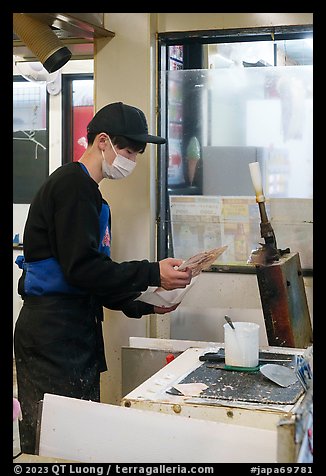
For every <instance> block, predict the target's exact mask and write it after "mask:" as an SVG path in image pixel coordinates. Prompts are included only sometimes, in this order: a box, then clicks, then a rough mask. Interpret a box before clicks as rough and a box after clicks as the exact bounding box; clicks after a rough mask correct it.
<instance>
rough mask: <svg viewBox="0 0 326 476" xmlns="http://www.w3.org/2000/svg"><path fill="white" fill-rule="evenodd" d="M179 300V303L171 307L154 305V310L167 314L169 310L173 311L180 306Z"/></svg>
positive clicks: (157, 312)
mask: <svg viewBox="0 0 326 476" xmlns="http://www.w3.org/2000/svg"><path fill="white" fill-rule="evenodd" d="M179 304H180V303H179V302H178V303H177V304H174V305H173V306H170V307H164V306H162V307H160V306H154V312H155V314H166V313H167V312H172V311H174V310H175V309H176V308H177V307H178V306H179Z"/></svg>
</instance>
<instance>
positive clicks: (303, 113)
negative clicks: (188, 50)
mask: <svg viewBox="0 0 326 476" xmlns="http://www.w3.org/2000/svg"><path fill="white" fill-rule="evenodd" d="M248 59H250V58H248ZM312 68H313V67H312V65H302V66H277V67H269V66H264V67H241V68H217V69H209V70H207V69H205V70H204V69H200V70H173V71H168V72H164V73H162V75H163V77H162V83H163V84H167V88H168V98H167V104H168V107H167V124H168V131H167V136H168V143H167V147H166V150H167V158H166V160H167V181H168V184H167V185H168V194H169V195H170V198H172V197H173V196H176V195H179V196H184V197H187V196H189V195H200V196H203V198H204V196H209V197H212V196H218V197H222V199H224V200H225V199H226V198H227V197H229V202H230V203H231V201H232V200H235V202H236V201H237V199H238V197H242V198H243V199H244V201H245V202H244V203H245V205H243V203H241V204H237V203H235V204H233V205H232V206H234V207H235V210H238V209H239V207H240V209H242V210H243V209H244V208H245V209H246V210H247V211H246V212H244V214H243V215H241V213H242V212H241V213H240V215H241V217H240V218H239V216H237V213H235V216H234V219H233V218H232V213H233V212H232V211H231V212H230V210H231V209H229V212H230V213H231V215H230V216H228V217H227V226H226V225H225V224H224V225H223V232H222V235H221V233H220V231H219V229H220V227H221V224H220V223H218V224H213V223H211V227H210V230H209V234H210V236H211V235H212V234H213V235H214V234H215V235H214V236H215V238H216V236H217V235H218V236H219V238H218V239H215V241H214V240H213V241H214V243H213V241H212V242H211V244H212V246H211V247H212V248H213V247H215V246H221V245H224V244H228V246H229V250H228V251H229V252H230V253H231V251H232V250H233V251H232V253H233V254H232V253H231V254H230V253H229V254H228V253H226V254H224V255H222V256H221V259H220V260H221V261H222V262H223V261H226V262H228V263H231V262H232V263H238V262H242V263H243V264H246V260H245V257H246V256H247V255H248V254H249V253H250V251H251V247H252V245H254V244H255V243H256V245H258V241H259V216H258V219H257V220H255V221H254V222H253V221H252V220H251V215H252V208H254V209H255V213H257V212H258V205H257V204H255V200H254V196H255V191H254V188H253V184H252V181H251V176H250V170H249V165H248V164H249V163H251V162H256V161H258V162H259V163H260V169H261V173H262V181H263V191H264V194H265V197H266V199H280V200H281V199H297V200H294V202H293V201H292V202H291V204H290V201H289V202H285V203H284V204H283V206H284V207H286V204H287V203H288V204H289V206H288V215H286V216H285V217H282V220H281V222H280V223H278V216H277V215H275V214H273V221H274V223H275V226H276V227H277V233H278V234H279V235H280V236H276V238H277V239H278V242H282V246H284V247H290V248H291V240H292V243H293V233H292V232H291V233H290V231H289V230H290V229H291V225H295V226H296V227H298V226H299V227H300V226H301V223H306V220H308V221H309V220H310V224H308V225H307V226H302V227H301V228H300V243H299V246H301V247H302V246H303V247H305V244H304V243H305V242H306V243H309V249H305V250H304V249H303V250H302V255H304V256H305V264H306V265H307V266H308V267H311V266H312V257H311V254H310V252H311V241H312V213H311V210H310V208H309V207H308V208H309V213H307V214H305V216H304V217H300V218H297V217H296V208H297V207H300V206H301V205H300V203H301V202H300V200H301V201H302V200H304V201H305V206H306V201H308V202H309V201H311V202H312V198H313V140H312V128H313V119H312V114H313V103H312V100H313V87H312V84H313V69H312ZM223 197H224V198H223ZM198 198H199V197H198ZM242 198H241V200H242ZM248 198H249V199H250V200H252V199H253V204H252V203H251V201H250V200H249V202H250V203H249V202H248ZM194 201H195V202H196V200H194V198H190V197H189V199H188V205H187V203H186V202H187V200H186V201H185V203H183V204H182V206H184V217H186V219H185V220H183V221H187V220H188V224H186V226H184V223H180V217H181V215H182V212H180V213H181V214H180V213H179V215H178V220H179V223H178V224H176V223H173V222H172V227H171V231H172V235H173V226H174V228H175V229H179V230H181V231H180V233H181V232H182V237H180V236H179V237H176V236H174V237H173V236H172V237H170V238H169V249H170V251H171V254H173V249H172V247H173V241H174V245H175V244H176V243H181V242H182V243H185V240H186V241H187V242H188V243H190V242H191V245H190V244H189V247H188V253H189V254H194V252H195V251H197V252H200V251H203V246H204V245H205V239H206V238H207V237H206V238H205V237H204V241H203V239H202V238H201V235H200V233H201V232H200V233H199V232H198V230H199V227H202V223H201V224H199V223H198V221H202V220H203V218H200V213H198V214H197V215H198V216H197V215H196V217H191V212H189V210H190V208H192V210H194V207H196V206H198V207H199V208H202V207H205V204H204V202H203V200H202V201H200V205H198V203H197V202H198V200H197V202H196V204H195V203H194ZM246 201H247V202H246ZM246 203H248V204H247V205H246ZM179 205H180V203H179ZM249 205H250V206H249ZM290 205H291V206H290ZM307 206H308V205H307ZM243 207H244V208H243ZM231 208H232V207H231ZM274 208H275V207H274ZM276 209H278V210H280V207H276ZM221 210H222V211H221V214H220V216H219V218H220V221H222V222H223V221H224V220H225V216H224V215H225V207H224V208H223V207H222V208H221ZM170 212H171V210H170ZM187 215H189V216H188V217H187ZM203 215H205V213H203ZM184 217H183V218H184ZM194 218H196V220H194ZM270 218H271V217H270ZM171 220H172V221H173V217H172V216H171ZM190 222H191V226H190ZM239 223H242V225H243V226H239ZM175 225H177V226H175ZM205 226H206V225H205ZM243 235H246V236H247V239H246V241H247V245H246V247H244V246H243V247H242V251H241V249H240V248H241V246H240V245H242V244H243V243H244V240H243ZM221 236H222V239H221ZM178 240H179V241H178ZM180 240H181V241H180ZM237 240H238V243H237ZM235 244H237V250H238V251H237V256H235V251H234V250H235V248H236V246H235ZM294 245H296V243H294ZM307 246H308V245H307ZM181 248H182V247H181ZM204 248H206V249H207V245H205V246H204ZM306 248H307V247H306ZM186 249H187V247H183V250H184V253H186ZM190 250H191V251H190ZM180 251H181V249H180ZM291 251H292V249H291ZM293 251H298V250H297V249H295V250H293ZM188 253H187V256H183V255H180V253H179V254H178V257H179V256H180V257H182V258H184V259H185V258H188V257H189V256H188ZM308 255H309V256H308Z"/></svg>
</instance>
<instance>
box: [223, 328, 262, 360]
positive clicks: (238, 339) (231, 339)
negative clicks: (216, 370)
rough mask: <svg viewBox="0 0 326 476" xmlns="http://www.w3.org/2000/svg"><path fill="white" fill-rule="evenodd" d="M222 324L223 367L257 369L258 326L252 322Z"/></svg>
mask: <svg viewBox="0 0 326 476" xmlns="http://www.w3.org/2000/svg"><path fill="white" fill-rule="evenodd" d="M233 325H234V327H235V328H234V329H232V327H231V326H230V324H224V325H223V327H224V346H225V365H230V366H232V367H257V365H258V363H259V325H258V324H255V323H253V322H233Z"/></svg>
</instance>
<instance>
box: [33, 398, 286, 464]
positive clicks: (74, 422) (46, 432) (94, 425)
mask: <svg viewBox="0 0 326 476" xmlns="http://www.w3.org/2000/svg"><path fill="white" fill-rule="evenodd" d="M276 446H277V433H276V431H271V430H263V429H257V428H249V427H244V426H239V425H233V424H226V423H219V422H213V421H207V420H198V419H194V418H186V417H182V416H181V415H177V414H176V415H167V414H161V413H156V412H153V411H147V410H138V409H133V408H126V407H119V406H116V405H110V404H105V403H95V402H91V401H86V400H78V399H74V398H67V397H62V396H58V395H50V394H45V395H44V401H43V411H42V420H41V433H40V448H39V454H40V455H41V456H47V457H57V458H63V459H68V460H73V461H82V462H88V463H110V462H114V463H120V462H121V463H225V462H226V463H242V462H247V463H275V462H276Z"/></svg>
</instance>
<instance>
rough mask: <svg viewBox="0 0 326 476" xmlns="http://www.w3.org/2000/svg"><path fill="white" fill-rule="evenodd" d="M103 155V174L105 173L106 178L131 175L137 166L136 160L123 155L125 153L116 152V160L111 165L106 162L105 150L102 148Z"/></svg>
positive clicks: (114, 178)
mask: <svg viewBox="0 0 326 476" xmlns="http://www.w3.org/2000/svg"><path fill="white" fill-rule="evenodd" d="M108 139H109V141H110V144H111V147H112V149H113V150H114V152H115V153H116V151H115V148H114V147H113V144H112V142H111V140H110V138H108ZM102 157H103V160H102V174H103V177H104V178H109V179H113V180H117V179H122V178H125V177H128V175H130V174H131V172H132V171H133V170H134V168H135V167H136V162H134V161H133V160H130V159H127V158H126V157H123V155H120V154H117V153H116V157H115V159H114V161H113V162H112V164H111V165H109V164H108V163H107V162H106V160H105V157H104V151H103V150H102Z"/></svg>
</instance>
